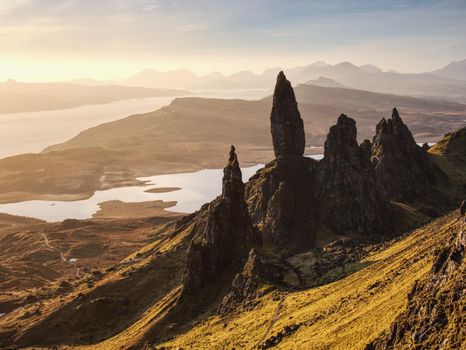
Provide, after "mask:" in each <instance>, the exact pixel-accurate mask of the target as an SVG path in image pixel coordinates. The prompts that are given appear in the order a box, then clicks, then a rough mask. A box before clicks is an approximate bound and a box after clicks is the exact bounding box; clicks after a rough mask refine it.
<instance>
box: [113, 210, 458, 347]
mask: <svg viewBox="0 0 466 350" xmlns="http://www.w3.org/2000/svg"><path fill="white" fill-rule="evenodd" d="M456 215H457V214H450V215H448V216H446V217H443V218H440V219H438V220H436V221H435V222H433V223H431V224H429V225H427V226H425V227H422V228H420V229H418V230H416V231H414V232H413V233H412V234H410V235H408V236H406V237H405V238H403V239H401V240H400V241H398V242H395V243H394V244H393V245H391V246H390V247H389V248H387V249H386V250H383V251H380V252H377V253H375V254H372V255H370V256H369V257H368V258H366V259H365V262H368V263H370V265H369V266H368V267H366V268H364V269H362V270H360V271H358V272H356V273H354V274H352V275H350V276H348V277H346V278H343V279H341V280H339V281H336V282H334V283H331V284H328V285H325V286H321V287H318V288H314V289H310V290H305V291H297V292H291V293H282V292H279V291H276V292H273V293H271V294H268V295H265V296H264V297H262V298H261V299H260V304H259V306H257V307H256V308H255V309H253V310H250V311H244V312H241V313H238V314H236V315H234V316H232V317H231V318H230V319H221V318H219V317H217V316H215V317H211V318H210V319H208V320H206V321H205V322H203V323H202V324H200V325H198V326H196V327H194V328H193V329H192V330H190V331H189V332H187V333H186V334H183V335H181V336H179V337H177V338H176V339H174V340H172V341H169V342H168V343H166V344H163V345H164V346H166V347H167V348H170V349H171V348H174V349H176V348H179V347H182V348H184V349H200V348H205V349H224V348H228V349H230V348H245V349H250V348H253V347H254V346H256V345H258V344H261V343H263V342H264V341H265V340H266V339H267V338H269V337H271V336H273V335H276V334H277V333H279V332H280V331H282V330H283V329H284V328H285V327H286V326H289V325H293V324H298V325H300V328H299V329H298V330H297V331H296V332H295V333H294V334H290V335H289V336H287V337H284V339H283V340H282V341H281V342H279V344H278V346H277V348H283V349H290V348H292V349H345V350H346V349H362V348H363V347H364V345H365V344H367V343H368V342H369V341H371V340H373V339H374V338H375V337H376V336H377V335H378V334H380V333H381V332H382V331H384V330H386V329H387V328H388V327H389V325H390V323H391V322H392V321H393V319H394V318H395V316H396V315H397V314H399V313H400V312H401V311H402V310H403V309H404V308H405V306H406V301H407V297H406V295H407V293H408V291H409V290H410V289H411V287H412V285H413V283H414V281H415V280H417V279H420V278H422V277H423V275H424V274H425V273H426V272H428V271H429V270H430V268H431V263H432V253H433V251H434V249H435V248H436V247H438V246H440V245H441V244H442V242H443V241H444V237H446V236H448V237H449V236H450V235H452V234H454V233H455V232H457V228H458V218H457V216H456ZM120 339H124V337H122V338H120Z"/></svg>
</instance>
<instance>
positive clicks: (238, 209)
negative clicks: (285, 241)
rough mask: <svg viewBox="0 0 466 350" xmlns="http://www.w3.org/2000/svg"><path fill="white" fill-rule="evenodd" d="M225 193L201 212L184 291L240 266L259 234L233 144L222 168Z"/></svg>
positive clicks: (190, 249)
mask: <svg viewBox="0 0 466 350" xmlns="http://www.w3.org/2000/svg"><path fill="white" fill-rule="evenodd" d="M223 173H224V175H223V180H222V195H220V196H219V197H218V198H216V199H215V200H214V201H212V202H211V203H209V204H208V206H207V207H204V208H203V209H202V210H201V212H200V213H199V214H198V218H197V223H196V228H195V232H194V233H193V235H194V239H193V242H192V244H191V246H190V247H189V249H188V262H187V267H186V271H185V275H184V278H183V293H184V294H192V293H195V292H197V291H199V290H200V289H202V288H203V287H204V286H206V285H207V284H209V283H211V282H214V281H215V280H216V279H217V278H218V277H219V275H220V274H222V273H223V272H224V271H225V270H226V269H227V268H230V267H231V268H233V269H234V267H233V265H235V264H237V265H238V266H241V265H242V263H244V260H245V259H246V258H247V255H248V252H249V249H250V248H251V246H252V245H255V244H257V245H258V244H260V236H259V234H258V232H257V231H256V230H255V229H254V228H253V226H252V225H251V221H250V219H249V215H248V211H247V206H246V202H245V200H244V184H243V181H242V178H241V169H240V167H239V163H238V159H237V156H236V153H235V148H234V147H233V146H232V147H231V151H230V157H229V160H228V164H227V166H226V167H225V169H224V171H223Z"/></svg>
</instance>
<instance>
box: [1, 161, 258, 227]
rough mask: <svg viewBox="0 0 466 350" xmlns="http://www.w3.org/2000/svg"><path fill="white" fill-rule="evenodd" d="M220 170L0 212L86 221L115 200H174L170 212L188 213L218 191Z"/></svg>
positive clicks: (35, 202) (160, 178)
mask: <svg viewBox="0 0 466 350" xmlns="http://www.w3.org/2000/svg"><path fill="white" fill-rule="evenodd" d="M260 167H261V165H256V166H253V167H248V168H244V169H242V172H243V179H249V178H250V177H251V176H252V175H253V174H254V173H255V172H256V171H257V169H259V168H260ZM222 176H223V169H204V170H200V171H196V172H192V173H180V174H169V175H158V176H151V177H144V178H140V180H142V181H146V182H147V185H145V186H131V187H118V188H112V189H110V190H105V191H96V192H95V193H94V195H93V196H92V197H91V198H89V199H85V200H80V201H71V202H64V201H42V200H33V201H24V202H18V203H8V204H0V212H1V213H7V214H11V215H19V216H27V217H32V218H37V219H42V220H46V221H51V222H54V221H62V220H65V219H88V218H90V217H92V215H93V214H94V213H96V212H97V211H98V210H99V203H103V202H107V201H111V200H119V201H122V202H132V203H134V202H146V201H154V200H163V201H177V202H178V203H177V204H176V205H175V206H174V207H172V208H170V210H172V211H176V212H182V213H189V212H193V211H195V210H197V209H199V208H200V207H201V205H202V204H204V203H206V202H210V201H211V200H212V199H214V198H215V197H216V196H218V195H219V194H220V193H221V192H222ZM156 187H158V188H161V187H180V188H181V189H180V190H177V191H172V192H165V193H149V192H146V191H147V190H149V189H152V188H156Z"/></svg>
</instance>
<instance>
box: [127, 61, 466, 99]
mask: <svg viewBox="0 0 466 350" xmlns="http://www.w3.org/2000/svg"><path fill="white" fill-rule="evenodd" d="M280 70H284V71H285V73H286V74H287V76H288V77H290V79H291V80H292V81H293V82H294V83H295V84H300V83H306V82H308V81H314V83H313V84H316V85H320V84H323V85H322V86H327V85H326V83H325V82H323V81H322V79H331V80H334V81H335V83H336V84H337V85H338V86H339V87H342V86H346V87H350V88H356V89H362V90H367V91H373V92H381V93H390V94H397V95H411V96H422V97H439V98H442V99H450V100H453V101H457V102H463V103H464V102H466V60H464V61H461V62H453V63H451V64H449V65H448V66H446V67H444V68H442V69H439V70H435V71H432V72H427V73H397V72H394V71H383V70H382V69H380V68H379V67H377V66H374V65H371V64H365V65H362V66H357V65H354V64H352V63H350V62H341V63H338V64H335V65H331V64H328V63H325V62H323V61H319V62H315V63H313V64H311V65H307V66H300V67H295V68H290V69H283V68H281V67H275V68H270V69H267V70H265V71H264V72H262V73H261V74H255V73H253V72H250V71H241V72H237V73H234V74H231V75H224V74H222V73H220V72H212V73H210V74H207V75H203V76H198V75H196V74H194V73H193V72H191V71H189V70H185V69H182V70H173V71H167V72H158V71H154V70H151V69H146V70H144V71H141V72H140V73H138V74H136V75H135V76H134V77H132V78H130V79H127V80H124V81H121V82H119V83H121V84H124V85H130V86H144V87H152V88H153V87H164V88H184V89H203V90H205V89H263V88H264V89H265V88H267V87H269V86H270V85H271V84H272V83H273V80H274V79H275V76H276V74H277V72H279V71H280ZM319 79H320V80H321V81H319ZM327 82H328V80H327ZM335 83H334V84H333V85H332V87H335V86H337V85H336V84H335Z"/></svg>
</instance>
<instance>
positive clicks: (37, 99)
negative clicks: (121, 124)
mask: <svg viewBox="0 0 466 350" xmlns="http://www.w3.org/2000/svg"><path fill="white" fill-rule="evenodd" d="M188 94H189V92H187V91H183V90H170V89H163V88H159V89H149V88H142V87H129V86H118V85H99V86H90V85H80V84H72V83H19V82H15V81H12V80H9V81H7V82H5V83H0V114H4V113H19V112H36V111H49V110H57V109H65V108H73V107H78V106H83V105H92V104H101V103H109V102H114V101H121V100H127V99H132V98H143V97H163V96H183V95H188Z"/></svg>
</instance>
